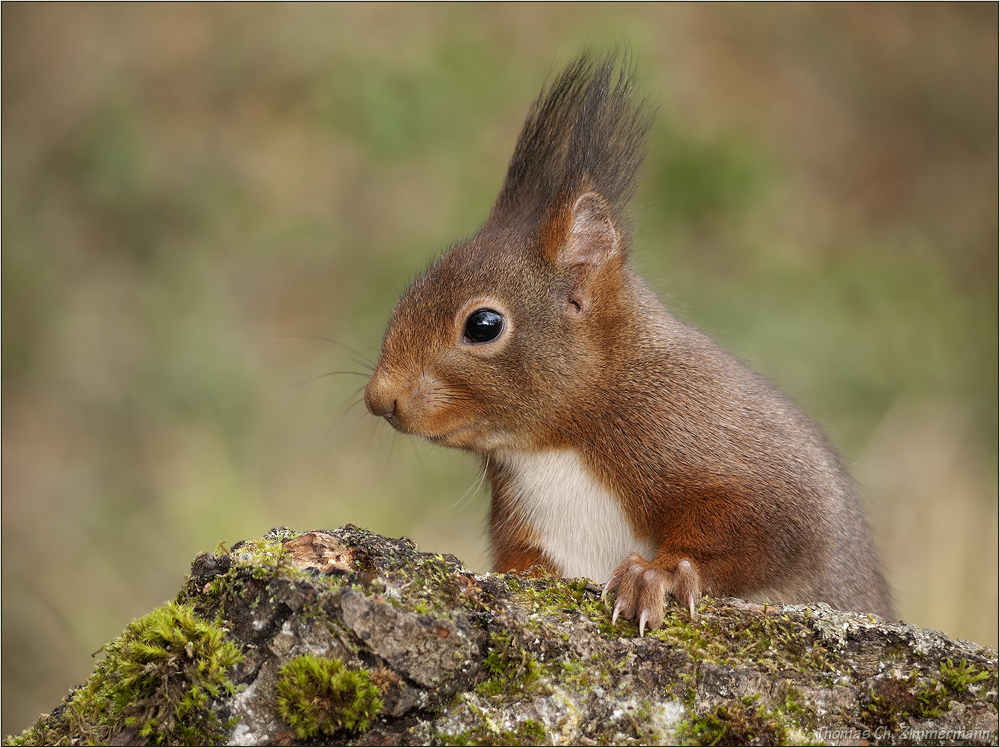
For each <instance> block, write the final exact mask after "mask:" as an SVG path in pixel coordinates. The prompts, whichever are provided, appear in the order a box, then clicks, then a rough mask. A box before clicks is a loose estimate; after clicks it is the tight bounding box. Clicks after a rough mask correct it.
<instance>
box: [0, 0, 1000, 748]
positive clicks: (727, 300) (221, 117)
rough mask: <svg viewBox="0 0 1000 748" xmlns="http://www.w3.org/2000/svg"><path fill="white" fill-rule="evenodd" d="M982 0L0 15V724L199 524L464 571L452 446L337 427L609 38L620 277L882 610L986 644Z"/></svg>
mask: <svg viewBox="0 0 1000 748" xmlns="http://www.w3.org/2000/svg"><path fill="white" fill-rule="evenodd" d="M997 20H998V19H997V6H996V5H995V4H979V5H938V4H932V5H896V4H892V5H854V4H847V5H839V4H837V5H807V6H799V5H795V6H789V5H780V6H768V5H758V4H752V5H706V6H700V5H699V6H689V5H673V4H671V5H654V4H644V5H635V6H632V5H613V6H612V5H600V4H586V5H575V4H554V5H519V4H498V5H458V4H443V5H417V6H413V5H367V4H362V5H313V4H308V5H279V6H272V5H249V6H245V5H229V4H226V5H200V4H184V5H163V4H150V5H127V4H123V5H118V4H113V5H98V4H83V5H67V4H51V5H49V4H46V5H32V4H27V5H20V4H9V3H4V4H3V7H2V34H3V44H2V55H3V58H2V59H3V66H2V74H3V192H2V200H3V253H2V257H3V272H2V281H3V297H2V299H3V315H2V319H3V525H2V530H3V542H2V553H3V565H2V574H3V580H2V581H3V586H2V594H3V608H2V614H3V661H2V662H3V725H2V731H3V734H5V735H6V734H8V733H11V732H16V731H20V730H22V729H23V728H25V727H26V726H27V725H28V724H29V723H30V722H31V721H33V720H34V719H35V718H36V717H37V714H38V713H39V712H41V711H48V710H49V709H51V708H53V707H55V706H56V704H57V703H58V702H59V700H60V699H61V698H62V696H63V695H65V693H66V692H67V689H68V688H69V687H70V686H73V685H75V684H79V683H81V682H82V681H83V680H84V679H85V678H86V677H87V675H88V674H89V672H90V670H91V669H92V667H93V665H94V660H93V659H92V657H91V653H92V652H95V651H96V650H97V649H98V648H99V647H101V645H102V644H103V643H105V642H106V641H107V640H109V639H110V638H112V637H114V636H115V635H117V634H118V633H119V632H120V631H121V629H122V628H123V627H124V626H125V624H126V623H127V622H128V621H129V620H130V619H131V618H133V617H135V616H139V615H141V614H144V613H146V612H147V611H149V610H150V609H151V608H152V607H154V606H156V605H158V604H160V603H161V602H163V601H164V600H165V599H167V598H170V597H172V596H173V594H174V593H175V592H176V590H177V589H178V587H179V585H180V584H181V582H182V580H183V578H184V575H185V573H186V572H187V569H188V564H189V562H190V561H191V559H192V558H193V557H194V555H195V554H196V553H197V552H199V551H202V550H213V549H214V548H215V547H216V546H217V545H218V543H219V542H220V541H225V542H227V543H232V542H234V541H237V540H239V539H241V538H245V537H255V536H259V535H260V534H262V533H263V532H265V531H266V530H268V529H269V528H270V527H272V526H275V525H287V526H290V527H293V528H296V529H300V530H307V529H313V528H332V527H336V526H338V525H341V524H343V523H346V522H353V523H356V524H359V525H364V526H367V527H370V528H372V529H374V530H377V531H379V532H381V533H384V534H387V535H391V536H398V535H407V536H410V537H412V538H414V539H415V540H416V541H417V542H418V543H419V544H420V546H421V547H422V548H423V549H424V550H428V551H436V552H451V553H455V554H456V555H458V556H459V557H461V558H463V559H464V560H465V561H466V562H467V564H469V565H470V566H471V567H472V568H473V569H476V570H485V568H486V558H487V557H486V551H485V537H484V534H483V527H484V518H485V512H486V507H487V504H488V496H487V491H486V490H485V489H484V488H482V487H481V485H480V476H479V473H478V469H477V465H476V462H475V460H474V459H472V458H471V457H469V456H467V455H464V454H462V453H458V452H452V451H448V450H444V449H435V448H432V447H431V446H430V445H428V444H425V443H422V442H418V441H416V440H412V439H407V438H405V437H402V436H398V435H396V434H394V433H393V432H392V430H391V429H390V428H389V427H388V426H387V425H386V424H385V423H382V422H380V421H378V420H377V419H375V418H373V417H371V416H370V415H369V414H368V413H367V412H366V411H365V409H364V405H363V403H361V402H360V400H361V388H363V386H364V384H365V379H364V378H363V377H362V376H358V375H356V374H343V375H331V376H324V374H326V373H328V372H334V371H348V372H355V373H362V374H363V373H364V371H365V367H364V365H363V364H360V363H358V362H357V361H355V360H354V359H355V357H354V356H353V355H351V354H350V353H348V352H347V351H345V350H344V349H342V348H341V347H339V346H338V345H335V344H334V343H332V342H330V341H331V340H332V341H337V342H339V343H342V344H344V345H346V346H349V347H351V348H353V349H355V350H357V351H358V352H359V353H360V354H362V355H364V356H368V357H370V358H374V357H375V356H376V355H377V352H378V348H379V344H380V341H381V335H382V332H383V327H384V324H385V322H386V320H387V318H388V314H389V311H390V309H391V307H392V305H393V303H394V301H395V299H396V298H397V296H398V294H399V293H400V292H401V291H402V290H403V289H404V288H405V287H406V285H407V283H408V281H409V280H410V279H411V278H412V277H413V275H414V274H415V273H417V272H419V270H420V269H421V268H422V267H424V266H425V265H426V264H427V263H428V261H429V260H430V259H431V258H432V257H433V256H435V254H436V253H438V252H440V251H441V250H442V249H443V248H445V247H446V246H447V245H448V244H449V243H450V242H452V241H454V240H456V239H459V238H461V237H463V236H466V235H468V234H470V233H472V232H474V231H475V230H476V228H477V227H478V224H479V222H480V221H482V220H483V218H484V217H485V215H486V212H487V210H488V209H489V207H490V204H491V201H492V198H493V196H494V194H495V192H496V190H497V189H498V187H499V185H500V182H501V180H502V178H503V173H504V168H505V166H506V161H507V158H508V157H509V155H510V153H511V151H512V149H513V145H514V139H515V137H516V135H517V132H518V129H519V126H520V124H521V122H522V119H523V117H524V114H525V112H526V110H527V107H528V105H529V103H530V102H531V100H532V99H533V98H534V97H535V96H536V95H537V93H538V91H539V89H540V88H541V86H542V84H543V82H544V81H546V80H547V79H548V78H549V77H550V76H551V75H553V73H554V72H556V71H557V70H558V69H559V68H560V67H561V66H562V65H564V64H565V63H567V62H568V61H569V60H571V59H572V58H573V57H574V56H575V55H576V54H577V53H579V51H580V50H581V49H583V48H584V47H585V46H587V45H588V44H596V45H598V46H599V47H600V46H608V45H613V44H616V43H618V42H620V41H621V40H622V39H628V40H629V42H630V45H631V47H632V49H633V51H634V54H635V57H636V59H637V62H638V67H639V70H640V72H641V76H642V80H643V88H644V89H645V90H646V91H647V92H648V93H649V95H650V97H651V100H652V102H653V103H654V104H656V105H659V106H660V108H659V113H658V116H657V120H656V125H655V127H654V129H653V132H652V137H651V144H650V156H649V159H648V160H647V162H646V168H645V172H646V177H645V180H644V182H643V186H642V188H641V190H640V192H639V194H638V196H637V198H636V200H635V203H634V207H635V215H636V221H637V242H636V262H637V263H638V265H639V267H640V268H641V270H642V271H643V273H644V274H645V275H646V277H647V278H649V279H650V280H651V281H652V283H653V285H654V286H655V287H656V288H657V289H658V290H659V291H660V292H661V293H662V294H663V296H664V297H665V298H666V299H667V300H668V303H669V304H670V305H671V306H672V308H673V309H675V310H676V311H677V313H678V314H679V315H680V316H681V317H683V318H685V319H687V320H690V321H692V322H694V323H696V324H698V325H699V326H701V327H702V328H704V329H706V330H707V331H709V332H711V333H712V334H713V335H715V336H716V337H718V338H719V339H720V340H721V341H722V342H723V343H724V344H726V345H727V346H728V347H730V348H731V349H733V350H735V352H737V353H738V354H740V355H741V356H743V357H745V358H746V359H748V360H749V361H751V362H752V363H753V364H754V366H756V367H757V368H758V369H759V370H761V371H763V372H764V373H766V374H767V375H768V376H770V377H771V378H773V379H774V380H776V381H777V382H778V383H779V384H780V385H781V386H782V387H784V388H785V389H786V390H788V391H789V392H790V393H791V394H792V396H793V397H794V398H795V399H797V400H798V401H799V402H800V403H801V404H802V406H803V407H804V409H805V410H806V411H807V412H808V413H809V414H810V415H812V416H813V417H814V418H815V419H816V420H818V421H819V422H820V423H821V424H822V425H823V426H824V427H825V428H826V430H827V431H828V433H829V434H830V436H831V439H832V440H833V442H834V443H835V444H836V445H837V446H838V448H839V449H840V450H841V451H842V453H843V455H844V457H845V459H846V460H847V462H848V463H849V465H850V467H851V470H852V473H853V474H854V475H855V477H856V478H857V480H858V481H859V482H860V483H861V485H862V492H863V494H864V496H865V498H866V500H867V502H868V505H869V509H870V516H871V520H872V524H873V526H874V529H875V532H876V534H877V536H878V538H879V546H880V549H881V553H882V555H883V557H884V560H885V564H886V567H887V571H888V576H889V577H890V580H891V582H892V584H893V585H894V587H895V589H896V590H897V593H896V601H897V606H898V610H899V613H900V615H901V616H902V617H903V618H905V619H907V620H909V621H912V622H914V623H917V624H920V625H922V626H930V627H934V628H938V629H941V630H944V631H945V632H947V633H949V634H951V635H954V636H958V637H963V638H968V639H972V640H975V641H978V642H981V643H985V644H990V645H992V646H994V647H995V646H997V545H998V541H997V449H998V446H997V418H998V417H997V414H998V406H997V388H998V384H997V337H998V333H997V278H998V268H997V256H998V251H997V242H998V233H997V202H998V194H997V179H998V176H997V158H998V154H997V132H998V114H997V112H998V107H997V83H998V78H997V54H998V46H997Z"/></svg>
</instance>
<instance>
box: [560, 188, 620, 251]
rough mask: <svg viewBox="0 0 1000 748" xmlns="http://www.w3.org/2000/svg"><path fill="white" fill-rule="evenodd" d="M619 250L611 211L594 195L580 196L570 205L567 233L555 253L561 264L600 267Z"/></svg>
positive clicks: (600, 198) (599, 197) (589, 193)
mask: <svg viewBox="0 0 1000 748" xmlns="http://www.w3.org/2000/svg"><path fill="white" fill-rule="evenodd" d="M618 250H619V237H618V232H617V231H616V230H615V225H614V223H613V222H612V220H611V211H610V210H609V208H608V204H607V202H605V200H604V198H603V197H601V196H600V195H598V194H597V193H596V192H587V193H585V194H584V195H581V196H580V197H579V198H578V199H577V201H576V203H574V204H573V210H572V213H571V222H570V226H569V231H568V232H567V233H566V238H565V241H564V242H563V243H562V246H561V247H560V248H559V251H558V259H557V261H558V262H559V264H560V265H564V266H569V265H600V264H602V263H603V262H604V261H605V260H607V259H608V258H610V257H611V256H612V255H614V254H615V253H616V252H618Z"/></svg>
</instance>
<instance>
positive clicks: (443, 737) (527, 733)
mask: <svg viewBox="0 0 1000 748" xmlns="http://www.w3.org/2000/svg"><path fill="white" fill-rule="evenodd" d="M435 737H436V738H437V739H438V741H440V743H441V744H442V745H547V744H549V743H550V740H549V738H548V736H547V735H546V733H545V725H543V724H542V723H541V722H539V721H538V720H534V719H526V720H524V721H523V722H519V723H518V725H517V729H515V730H501V729H499V728H497V727H496V725H493V724H491V723H490V722H489V721H488V720H486V719H485V718H484V720H483V723H482V724H481V725H480V726H478V727H476V728H475V729H472V730H465V731H463V732H460V733H458V734H457V735H449V734H447V733H444V732H440V731H435Z"/></svg>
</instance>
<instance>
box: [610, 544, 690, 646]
mask: <svg viewBox="0 0 1000 748" xmlns="http://www.w3.org/2000/svg"><path fill="white" fill-rule="evenodd" d="M611 591H615V592H616V597H617V599H616V600H615V607H614V611H613V612H612V614H611V623H612V625H614V624H616V623H617V622H618V617H619V616H622V617H623V618H638V622H639V636H643V635H644V634H645V633H646V628H647V627H648V628H649V629H655V628H659V627H660V625H661V624H662V623H663V606H664V603H665V601H666V597H667V596H668V595H669V596H670V597H673V598H674V599H675V600H677V602H678V603H680V605H681V606H683V607H685V608H687V610H688V612H689V613H690V614H691V617H692V618H694V617H695V612H694V604H695V600H697V599H698V597H700V595H701V584H700V580H699V578H698V572H697V570H696V569H695V567H694V563H693V562H692V561H690V560H688V559H681V560H680V561H679V562H678V563H677V566H676V567H675V568H674V569H672V570H667V569H664V568H663V567H661V566H659V565H657V564H654V563H650V562H648V561H646V560H645V559H644V558H643V557H642V556H640V555H638V554H636V553H631V554H629V556H628V558H626V559H625V560H624V561H622V562H621V564H619V565H618V568H617V569H615V572H614V574H613V575H612V577H611V579H609V580H608V582H607V583H606V584H605V585H604V593H603V594H602V597H603V596H604V595H606V594H607V593H608V592H611Z"/></svg>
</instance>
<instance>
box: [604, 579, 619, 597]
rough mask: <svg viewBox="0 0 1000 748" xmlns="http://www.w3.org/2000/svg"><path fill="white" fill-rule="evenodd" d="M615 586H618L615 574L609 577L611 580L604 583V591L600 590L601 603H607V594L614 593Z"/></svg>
mask: <svg viewBox="0 0 1000 748" xmlns="http://www.w3.org/2000/svg"><path fill="white" fill-rule="evenodd" d="M617 586H618V575H617V574H615V575H613V576H612V577H611V579H609V580H608V581H607V582H606V583H605V585H604V589H602V590H601V601H602V602H607V600H608V593H609V592H613V591H614V589H615V588H616V587H617Z"/></svg>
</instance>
